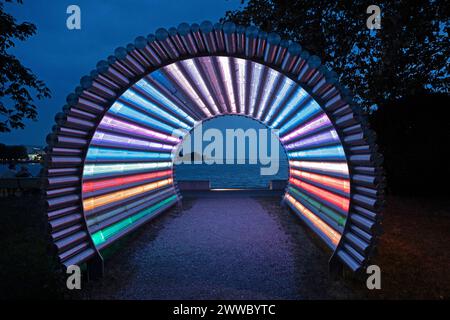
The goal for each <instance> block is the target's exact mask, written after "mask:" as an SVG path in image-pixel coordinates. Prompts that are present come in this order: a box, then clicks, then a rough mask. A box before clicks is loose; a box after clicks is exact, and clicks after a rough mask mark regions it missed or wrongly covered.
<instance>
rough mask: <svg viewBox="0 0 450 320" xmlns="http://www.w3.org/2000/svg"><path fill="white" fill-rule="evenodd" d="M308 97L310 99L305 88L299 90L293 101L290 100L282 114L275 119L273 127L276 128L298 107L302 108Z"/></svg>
mask: <svg viewBox="0 0 450 320" xmlns="http://www.w3.org/2000/svg"><path fill="white" fill-rule="evenodd" d="M307 97H309V95H308V93H307V92H306V91H305V90H304V89H303V88H297V91H296V92H295V93H294V95H293V96H292V97H291V99H289V102H288V103H287V104H286V105H285V106H284V107H283V109H282V111H281V112H280V114H279V115H278V116H277V117H276V118H275V121H274V122H273V123H272V127H274V128H276V127H277V126H278V125H279V124H280V123H281V122H282V121H283V120H284V119H285V118H286V117H287V116H289V115H290V114H291V113H292V112H293V111H294V110H295V109H296V108H297V107H298V106H300V105H301V104H302V103H303V101H305V99H306V98H307ZM300 112H302V111H300Z"/></svg>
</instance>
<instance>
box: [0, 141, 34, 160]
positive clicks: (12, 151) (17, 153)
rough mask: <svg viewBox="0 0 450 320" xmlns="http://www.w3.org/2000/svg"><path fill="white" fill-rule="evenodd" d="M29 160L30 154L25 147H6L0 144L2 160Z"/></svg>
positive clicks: (0, 158)
mask: <svg viewBox="0 0 450 320" xmlns="http://www.w3.org/2000/svg"><path fill="white" fill-rule="evenodd" d="M27 158H28V153H27V148H26V147H25V146H6V145H4V144H0V160H3V161H10V160H18V159H27Z"/></svg>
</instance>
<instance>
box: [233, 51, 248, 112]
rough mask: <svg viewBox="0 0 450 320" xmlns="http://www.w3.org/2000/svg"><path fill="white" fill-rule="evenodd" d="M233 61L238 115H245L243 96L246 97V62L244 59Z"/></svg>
mask: <svg viewBox="0 0 450 320" xmlns="http://www.w3.org/2000/svg"><path fill="white" fill-rule="evenodd" d="M234 61H235V62H236V66H237V84H238V86H237V87H238V91H239V106H240V108H239V112H240V113H245V109H246V106H245V101H246V100H245V95H246V90H245V83H246V81H247V79H246V78H247V77H246V74H247V61H246V60H244V59H238V58H236V59H234Z"/></svg>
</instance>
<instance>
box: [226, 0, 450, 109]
mask: <svg viewBox="0 0 450 320" xmlns="http://www.w3.org/2000/svg"><path fill="white" fill-rule="evenodd" d="M376 4H377V5H378V6H379V7H380V9H381V29H379V30H369V29H368V28H367V26H366V21H367V19H368V17H369V14H367V13H366V10H367V7H368V2H367V1H361V0H355V1H329V0H249V1H248V2H246V3H245V5H244V6H243V8H241V9H238V10H235V11H228V12H227V13H226V14H225V18H224V19H223V20H231V21H233V22H235V23H238V24H243V25H248V24H255V25H257V26H258V27H260V28H261V29H262V30H264V31H266V32H277V33H279V34H280V35H281V36H282V37H285V38H287V39H292V40H294V41H297V42H299V43H300V44H301V45H302V46H303V48H305V49H307V50H308V51H310V52H311V54H315V55H318V56H319V57H321V59H322V62H324V63H325V64H326V66H327V67H329V68H331V69H334V71H336V72H337V73H338V74H339V75H340V83H341V84H343V85H345V86H347V87H348V88H349V89H350V90H351V91H352V92H353V93H354V98H355V101H356V102H357V103H359V104H360V105H361V106H362V107H364V108H365V109H370V108H372V107H374V106H376V105H381V104H384V103H387V102H389V101H393V100H396V99H398V98H400V97H402V96H406V95H414V94H416V93H417V92H421V91H425V92H435V93H436V92H439V93H448V92H449V72H448V65H449V63H450V46H449V45H448V28H449V24H450V23H449V21H450V19H449V15H448V11H446V10H448V3H447V4H446V1H444V0H426V1H423V0H422V1H411V0H395V1H392V0H389V1H387V0H384V1H377V3H376Z"/></svg>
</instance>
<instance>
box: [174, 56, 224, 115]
mask: <svg viewBox="0 0 450 320" xmlns="http://www.w3.org/2000/svg"><path fill="white" fill-rule="evenodd" d="M180 63H181V65H182V66H183V67H184V68H185V69H186V71H187V72H188V73H189V76H191V78H192V79H193V80H194V82H195V84H196V85H197V88H198V89H199V90H200V92H201V93H202V95H203V97H205V99H206V100H207V101H208V103H209V105H210V106H211V107H212V108H213V110H214V112H215V114H220V110H219V108H218V107H217V105H216V103H215V101H214V99H213V97H212V94H211V92H210V91H209V89H208V86H207V85H206V83H205V79H203V77H202V76H201V74H200V72H199V71H198V69H197V66H196V65H195V62H194V60H192V59H190V60H183V61H181V62H180Z"/></svg>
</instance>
